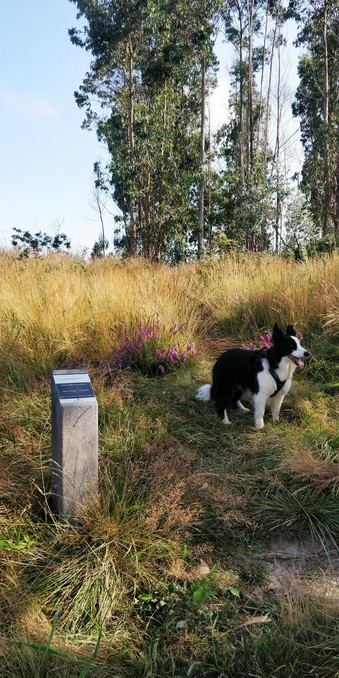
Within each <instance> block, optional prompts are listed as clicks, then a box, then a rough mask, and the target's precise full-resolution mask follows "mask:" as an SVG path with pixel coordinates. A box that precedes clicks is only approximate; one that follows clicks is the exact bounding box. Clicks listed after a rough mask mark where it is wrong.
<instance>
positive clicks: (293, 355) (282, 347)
mask: <svg viewBox="0 0 339 678" xmlns="http://www.w3.org/2000/svg"><path fill="white" fill-rule="evenodd" d="M272 343H273V346H274V347H275V349H276V350H277V351H278V353H279V356H280V357H284V356H286V357H287V358H289V359H290V360H291V361H292V362H293V363H294V364H295V365H296V366H297V367H299V368H300V369H301V370H302V369H303V367H304V363H303V361H302V360H301V358H307V357H308V356H309V355H310V353H309V351H306V350H305V349H304V348H303V346H302V345H301V343H300V341H299V339H298V337H297V332H296V330H295V329H294V327H293V325H287V328H286V332H283V331H282V330H281V329H280V327H278V325H277V324H275V325H274V327H273V332H272Z"/></svg>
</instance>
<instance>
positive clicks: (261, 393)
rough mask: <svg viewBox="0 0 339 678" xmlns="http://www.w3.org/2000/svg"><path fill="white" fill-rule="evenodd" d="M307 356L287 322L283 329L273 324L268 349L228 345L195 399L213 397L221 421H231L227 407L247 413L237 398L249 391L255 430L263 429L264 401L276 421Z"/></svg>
mask: <svg viewBox="0 0 339 678" xmlns="http://www.w3.org/2000/svg"><path fill="white" fill-rule="evenodd" d="M309 355H310V353H309V352H308V351H306V350H305V349H304V348H303V347H302V346H301V344H300V341H299V339H298V338H297V333H296V331H295V329H294V327H293V325H288V327H287V329H286V332H283V331H282V330H281V329H280V328H279V327H278V325H277V324H275V325H274V328H273V333H272V346H270V348H262V349H259V350H255V351H254V350H248V349H244V348H231V349H229V350H228V351H226V352H225V353H223V354H222V355H221V356H220V357H219V358H218V359H217V361H216V363H215V365H214V368H213V384H212V386H211V385H210V384H205V385H204V386H201V387H200V388H199V389H198V390H197V393H196V398H197V399H198V400H214V402H215V406H216V409H217V412H218V415H219V416H220V417H222V419H223V423H224V424H230V423H231V422H230V420H229V418H228V415H227V410H228V409H229V408H232V407H233V408H234V407H237V408H238V409H239V410H240V411H241V412H249V410H248V409H247V407H244V405H243V404H242V403H241V401H240V398H241V396H242V395H244V394H248V395H250V396H251V397H252V401H253V406H254V425H255V427H256V428H257V429H260V428H263V426H264V413H265V406H266V402H267V400H270V404H271V411H272V419H273V421H274V422H277V421H279V413H280V408H281V405H282V402H283V400H284V397H285V395H286V393H288V391H289V390H290V388H291V383H292V377H293V373H294V370H295V369H296V368H297V367H299V368H300V369H303V367H304V363H303V361H302V360H301V358H306V357H307V356H309Z"/></svg>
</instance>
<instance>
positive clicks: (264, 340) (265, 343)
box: [260, 332, 272, 348]
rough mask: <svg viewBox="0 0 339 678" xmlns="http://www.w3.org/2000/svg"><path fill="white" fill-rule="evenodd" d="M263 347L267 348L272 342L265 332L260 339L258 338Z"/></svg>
mask: <svg viewBox="0 0 339 678" xmlns="http://www.w3.org/2000/svg"><path fill="white" fill-rule="evenodd" d="M260 339H261V341H262V344H263V346H265V348H269V347H270V345H271V342H272V335H271V333H270V332H265V333H264V334H263V335H262V336H261V337H260Z"/></svg>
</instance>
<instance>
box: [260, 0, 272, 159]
mask: <svg viewBox="0 0 339 678" xmlns="http://www.w3.org/2000/svg"><path fill="white" fill-rule="evenodd" d="M268 16H269V0H267V5H266V15H265V28H264V44H263V52H262V60H261V77H260V95H259V116H258V127H257V149H259V144H260V135H261V126H262V117H263V110H262V109H263V86H264V72H265V57H266V41H267V28H268Z"/></svg>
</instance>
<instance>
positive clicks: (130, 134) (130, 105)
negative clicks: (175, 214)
mask: <svg viewBox="0 0 339 678" xmlns="http://www.w3.org/2000/svg"><path fill="white" fill-rule="evenodd" d="M127 56H128V142H129V148H130V151H131V156H132V157H133V155H134V148H135V142H134V101H133V49H132V45H131V43H128V48H127ZM129 212H130V253H131V255H132V257H135V256H136V253H137V233H136V222H135V212H134V201H133V198H132V196H131V197H130V205H129Z"/></svg>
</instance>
